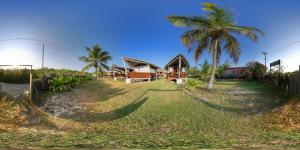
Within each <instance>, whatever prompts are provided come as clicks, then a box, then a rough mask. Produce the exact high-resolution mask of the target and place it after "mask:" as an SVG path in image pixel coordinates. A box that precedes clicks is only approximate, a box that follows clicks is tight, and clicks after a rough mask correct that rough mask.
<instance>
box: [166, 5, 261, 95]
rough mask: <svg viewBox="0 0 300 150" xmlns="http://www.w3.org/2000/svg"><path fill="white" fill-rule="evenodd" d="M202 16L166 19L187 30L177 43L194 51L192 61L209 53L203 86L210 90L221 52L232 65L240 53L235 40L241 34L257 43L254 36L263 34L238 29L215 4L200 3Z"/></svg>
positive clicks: (258, 31)
mask: <svg viewBox="0 0 300 150" xmlns="http://www.w3.org/2000/svg"><path fill="white" fill-rule="evenodd" d="M202 10H203V11H205V12H206V14H205V15H203V16H194V17H187V16H176V15H174V16H169V17H168V20H169V21H170V22H171V23H172V24H174V25H175V26H179V27H186V28H188V29H189V30H188V31H186V32H184V33H183V34H182V36H181V41H182V43H183V44H184V46H186V47H187V48H188V50H189V52H190V51H192V50H194V58H195V61H197V60H198V59H199V57H200V55H201V54H202V53H203V52H204V50H208V51H209V53H211V52H212V56H213V61H212V73H211V77H210V80H209V83H208V85H207V88H208V89H212V88H213V82H214V79H215V73H216V67H217V63H218V62H219V61H220V56H221V54H222V50H226V52H227V53H229V56H230V57H231V58H232V59H233V61H234V62H235V63H237V62H238V60H239V56H240V53H241V50H240V44H239V42H238V40H237V38H236V37H235V36H236V35H243V36H245V37H247V38H249V39H251V40H252V41H257V39H258V33H260V34H262V35H264V33H263V32H262V31H261V30H260V29H257V28H254V27H248V26H238V25H237V24H236V23H235V21H234V18H233V15H232V13H231V12H230V11H228V10H227V9H225V8H220V7H217V5H216V4H212V3H203V9H202Z"/></svg>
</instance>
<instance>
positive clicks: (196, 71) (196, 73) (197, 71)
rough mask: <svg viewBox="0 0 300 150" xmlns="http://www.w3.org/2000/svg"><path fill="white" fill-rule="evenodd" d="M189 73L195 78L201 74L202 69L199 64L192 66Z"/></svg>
mask: <svg viewBox="0 0 300 150" xmlns="http://www.w3.org/2000/svg"><path fill="white" fill-rule="evenodd" d="M188 74H189V75H191V76H192V77H193V78H198V77H200V75H201V70H200V69H199V68H198V67H197V66H194V67H190V68H189V70H188Z"/></svg>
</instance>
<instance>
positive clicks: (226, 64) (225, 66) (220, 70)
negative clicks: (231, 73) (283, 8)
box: [216, 60, 230, 78]
mask: <svg viewBox="0 0 300 150" xmlns="http://www.w3.org/2000/svg"><path fill="white" fill-rule="evenodd" d="M229 67H230V63H229V61H227V60H226V61H225V62H224V63H223V64H221V65H219V66H218V67H217V69H216V78H221V77H222V74H223V72H224V71H225V70H226V69H228V68H229Z"/></svg>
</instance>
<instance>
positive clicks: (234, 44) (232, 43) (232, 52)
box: [223, 34, 241, 63]
mask: <svg viewBox="0 0 300 150" xmlns="http://www.w3.org/2000/svg"><path fill="white" fill-rule="evenodd" d="M224 42H225V44H224V47H223V48H224V49H226V50H227V52H228V53H229V56H230V57H231V58H232V59H233V61H234V63H237V62H238V60H239V56H240V54H241V49H240V44H239V42H238V41H237V39H236V38H235V37H234V36H232V35H229V34H226V35H224Z"/></svg>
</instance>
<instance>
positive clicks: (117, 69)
mask: <svg viewBox="0 0 300 150" xmlns="http://www.w3.org/2000/svg"><path fill="white" fill-rule="evenodd" d="M111 68H112V70H113V69H115V71H125V68H124V67H121V66H112V67H111ZM126 69H128V70H133V69H132V68H127V67H126Z"/></svg>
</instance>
